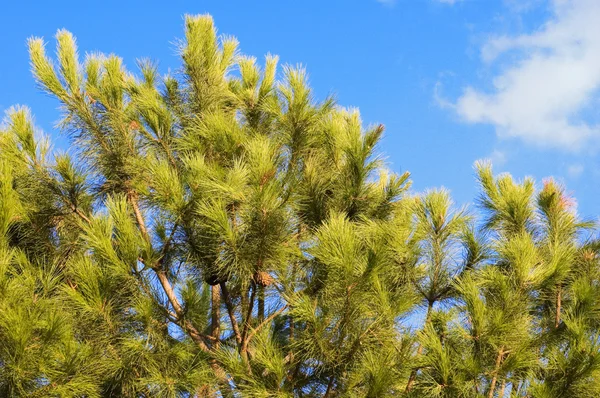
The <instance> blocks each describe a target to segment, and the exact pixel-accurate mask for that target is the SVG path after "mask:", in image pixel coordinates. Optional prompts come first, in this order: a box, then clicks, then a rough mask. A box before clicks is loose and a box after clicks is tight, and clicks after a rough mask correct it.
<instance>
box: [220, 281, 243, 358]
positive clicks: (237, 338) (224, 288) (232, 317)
mask: <svg viewBox="0 0 600 398" xmlns="http://www.w3.org/2000/svg"><path fill="white" fill-rule="evenodd" d="M221 293H223V300H224V301H225V306H226V307H227V313H228V314H229V320H230V321H231V328H232V329H233V333H234V335H235V341H236V342H237V344H238V347H239V348H241V346H242V334H241V333H240V327H239V325H238V321H237V319H236V317H235V313H234V311H233V303H232V302H231V297H230V296H229V290H228V289H227V286H226V284H225V282H221Z"/></svg>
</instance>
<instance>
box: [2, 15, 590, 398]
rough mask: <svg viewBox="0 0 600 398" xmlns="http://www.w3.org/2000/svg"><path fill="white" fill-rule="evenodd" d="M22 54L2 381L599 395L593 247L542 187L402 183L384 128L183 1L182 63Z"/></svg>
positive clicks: (244, 390) (502, 181)
mask: <svg viewBox="0 0 600 398" xmlns="http://www.w3.org/2000/svg"><path fill="white" fill-rule="evenodd" d="M56 41H57V51H56V57H55V58H54V60H53V57H50V56H48V55H47V53H46V49H45V44H44V42H43V41H42V40H41V39H37V38H35V39H31V40H30V41H29V50H30V56H31V65H32V69H33V74H34V77H35V80H36V81H37V83H38V84H39V86H40V87H41V88H42V89H43V90H44V91H45V92H47V93H49V94H50V95H52V96H54V97H55V98H56V99H57V100H58V101H59V103H60V107H61V112H62V113H61V119H60V124H59V126H60V129H61V130H62V131H63V132H64V133H65V134H66V135H67V136H68V137H69V138H70V140H71V141H70V142H71V146H70V148H68V150H66V151H65V150H62V151H61V150H60V148H59V149H52V148H51V146H50V143H49V141H48V139H47V138H46V137H43V136H41V135H40V134H39V133H38V132H37V131H36V130H35V128H34V124H33V121H32V118H31V115H30V112H29V110H28V109H26V108H24V107H15V108H12V109H11V110H9V112H8V114H7V118H6V123H5V124H4V126H3V127H2V129H1V130H0V395H1V396H5V397H82V398H83V397H89V398H92V397H129V398H133V397H140V398H142V397H219V396H223V397H329V398H332V397H464V398H467V397H488V398H493V397H508V396H510V397H536V398H550V397H589V398H594V397H598V396H600V346H599V344H600V341H599V336H600V263H599V259H598V252H599V251H600V242H599V241H597V240H596V239H595V230H594V228H595V225H594V224H593V223H590V222H586V221H584V220H582V219H580V217H579V216H578V215H577V212H576V206H575V202H574V199H572V198H570V197H569V196H568V195H567V193H566V191H565V188H564V187H562V186H561V185H560V184H559V183H557V182H556V181H554V180H551V179H550V180H547V181H544V182H543V185H542V186H541V187H540V186H536V184H535V183H534V181H532V180H530V179H525V180H523V181H516V180H514V179H513V178H512V177H511V176H510V175H506V174H501V175H494V174H493V172H492V168H491V165H489V164H487V163H477V164H476V175H477V181H478V183H479V185H480V192H481V195H480V197H479V198H478V200H477V203H476V205H475V206H472V207H469V208H457V207H456V206H455V205H454V204H453V202H452V199H451V197H450V195H449V193H448V192H447V191H445V190H443V189H438V190H431V191H428V192H425V193H422V194H416V193H412V192H410V191H409V190H408V188H409V175H408V174H407V173H406V174H403V175H396V174H394V173H391V172H389V171H388V170H387V169H386V168H385V164H384V162H383V161H382V157H381V155H380V153H379V152H378V150H377V143H378V142H379V140H380V138H381V135H382V133H383V130H384V129H383V126H382V125H375V126H372V127H368V128H365V127H364V126H363V123H362V121H361V119H360V116H359V114H358V111H356V110H353V109H345V108H342V107H340V106H339V105H337V104H336V103H335V101H334V99H332V98H327V99H325V100H323V101H319V100H317V99H315V98H314V97H313V95H312V92H311V89H310V87H309V86H308V83H307V76H306V73H305V71H304V69H302V68H301V67H293V66H283V67H282V68H278V62H277V61H278V60H277V57H275V56H270V55H269V56H267V57H266V58H265V59H264V61H257V60H256V59H255V58H253V57H248V56H245V55H242V54H241V53H240V52H239V51H238V48H237V46H238V45H237V42H236V40H235V39H233V38H231V37H228V36H219V35H217V33H216V30H215V28H214V26H213V21H212V19H211V18H210V17H209V16H205V15H204V16H188V17H186V19H185V38H184V39H183V40H182V41H181V42H180V43H179V53H180V55H181V68H180V70H178V71H177V72H176V73H174V74H172V75H167V76H162V75H160V74H159V72H158V68H157V66H156V65H155V64H154V63H152V62H150V61H148V60H142V61H140V62H139V68H138V70H139V71H138V72H137V73H136V74H132V73H130V72H129V71H127V70H126V69H125V67H124V65H123V63H122V61H121V59H120V58H118V57H117V56H115V55H103V54H88V55H86V57H85V59H84V60H81V59H80V57H79V55H78V52H77V48H76V44H75V40H74V38H73V36H72V35H71V33H69V32H67V31H64V30H61V31H59V32H58V33H57V35H56Z"/></svg>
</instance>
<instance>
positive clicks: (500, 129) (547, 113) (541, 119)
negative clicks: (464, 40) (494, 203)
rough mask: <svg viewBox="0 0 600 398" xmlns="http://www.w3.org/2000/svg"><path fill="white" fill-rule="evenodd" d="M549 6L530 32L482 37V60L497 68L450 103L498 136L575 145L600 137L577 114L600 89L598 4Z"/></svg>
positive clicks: (573, 1)
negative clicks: (482, 85)
mask: <svg viewBox="0 0 600 398" xmlns="http://www.w3.org/2000/svg"><path fill="white" fill-rule="evenodd" d="M551 9H552V17H551V18H550V19H549V20H548V21H546V22H545V23H544V24H543V26H541V27H540V29H539V30H537V31H535V32H533V33H529V34H522V35H517V36H496V37H493V38H491V39H489V40H488V41H487V43H486V44H485V45H484V46H483V47H482V50H481V57H482V60H483V62H484V63H485V64H486V66H487V67H490V68H494V67H498V68H499V72H498V73H497V74H496V76H495V77H494V78H493V80H492V81H491V85H492V89H491V90H489V91H483V90H480V89H477V88H475V87H473V86H468V87H466V88H464V90H463V93H462V95H461V96H460V97H459V98H458V100H457V101H456V102H455V103H454V104H453V105H454V106H452V107H451V108H452V109H454V110H455V111H456V112H457V113H458V115H459V116H460V117H461V118H462V119H463V120H465V121H467V122H470V123H486V124H491V125H493V126H495V127H496V131H497V133H498V135H500V136H503V137H514V138H518V139H521V140H523V141H526V142H529V143H533V144H536V145H539V146H552V147H558V148H564V149H569V150H577V149H580V148H582V147H583V146H584V145H586V144H588V143H590V142H592V139H595V138H598V137H600V125H598V124H595V123H594V122H593V121H590V120H589V119H587V120H586V118H585V117H584V114H585V111H586V107H589V106H590V105H591V103H592V102H593V101H594V100H595V99H596V98H597V94H598V89H600V23H599V21H600V1H599V0H553V1H552V2H551ZM511 60H512V62H511Z"/></svg>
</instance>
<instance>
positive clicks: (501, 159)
mask: <svg viewBox="0 0 600 398" xmlns="http://www.w3.org/2000/svg"><path fill="white" fill-rule="evenodd" d="M488 159H489V160H490V161H491V162H492V164H493V165H494V166H503V165H504V164H505V163H506V159H507V156H506V153H505V152H503V151H500V150H498V149H494V150H493V151H492V153H490V155H489V156H488Z"/></svg>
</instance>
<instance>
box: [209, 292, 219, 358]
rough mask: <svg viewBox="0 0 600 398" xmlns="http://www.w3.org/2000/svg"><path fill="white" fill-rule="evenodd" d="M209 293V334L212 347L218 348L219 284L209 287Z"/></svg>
mask: <svg viewBox="0 0 600 398" xmlns="http://www.w3.org/2000/svg"><path fill="white" fill-rule="evenodd" d="M210 294H211V324H210V335H211V336H212V337H213V339H214V343H213V345H214V348H219V338H220V336H221V292H220V289H219V285H214V286H211V287H210Z"/></svg>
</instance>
